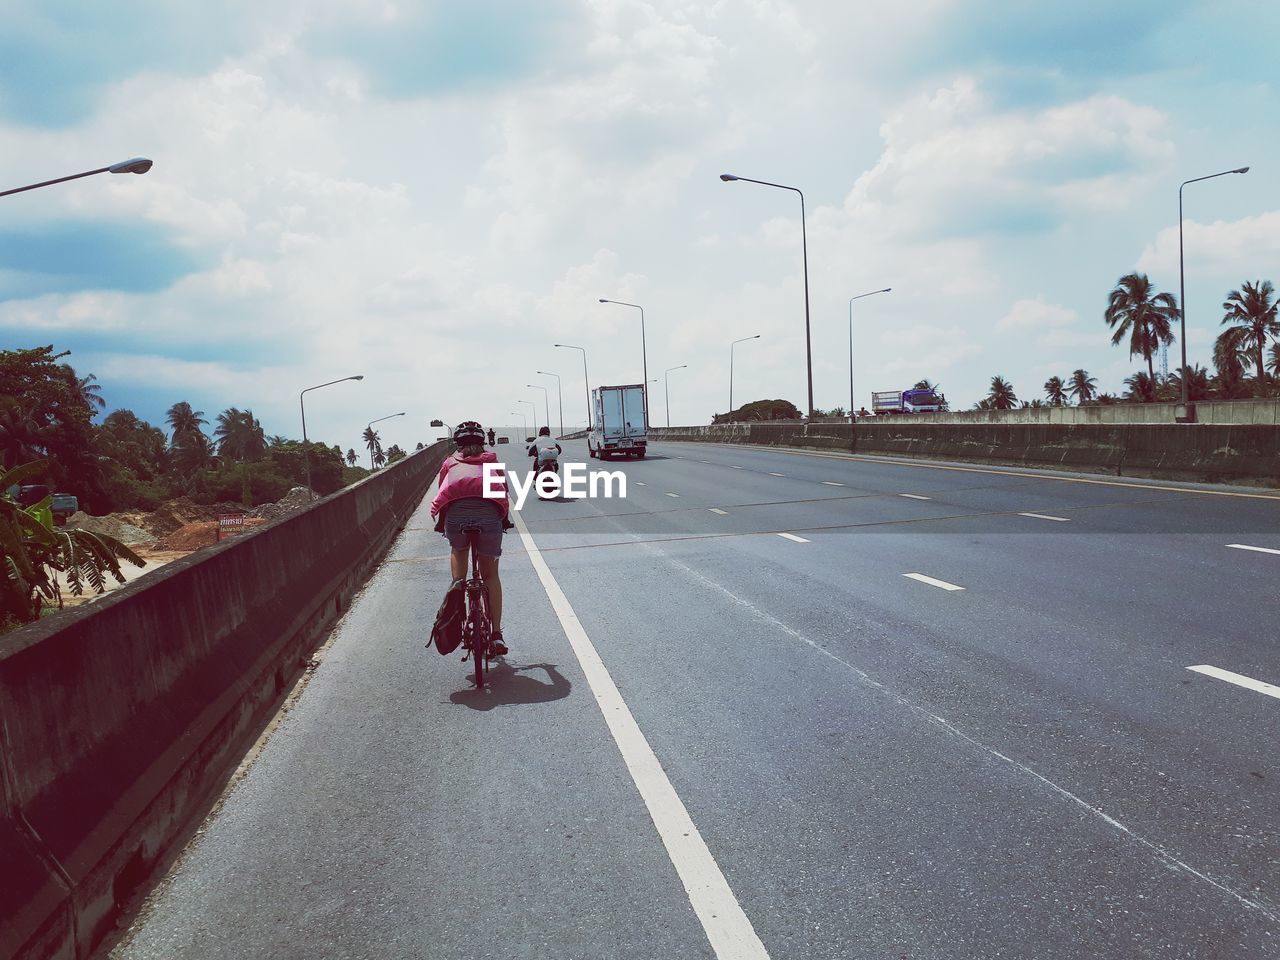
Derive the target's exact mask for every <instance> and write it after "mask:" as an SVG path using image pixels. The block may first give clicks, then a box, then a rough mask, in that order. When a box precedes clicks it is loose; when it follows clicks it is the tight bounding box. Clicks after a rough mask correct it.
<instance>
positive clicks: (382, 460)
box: [373, 444, 387, 468]
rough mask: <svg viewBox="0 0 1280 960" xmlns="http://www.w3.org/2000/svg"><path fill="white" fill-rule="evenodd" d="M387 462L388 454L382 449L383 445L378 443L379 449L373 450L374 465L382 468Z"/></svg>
mask: <svg viewBox="0 0 1280 960" xmlns="http://www.w3.org/2000/svg"><path fill="white" fill-rule="evenodd" d="M386 462H387V455H386V454H385V453H384V452H383V450H382V445H381V444H379V445H378V449H377V450H375V451H374V452H373V465H374V466H375V467H379V468H381V467H382V466H384V465H385V464H386Z"/></svg>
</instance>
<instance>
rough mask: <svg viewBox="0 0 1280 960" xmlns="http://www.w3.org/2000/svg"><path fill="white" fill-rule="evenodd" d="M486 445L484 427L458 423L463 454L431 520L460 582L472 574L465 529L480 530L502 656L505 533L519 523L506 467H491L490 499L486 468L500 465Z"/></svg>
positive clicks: (452, 462)
mask: <svg viewBox="0 0 1280 960" xmlns="http://www.w3.org/2000/svg"><path fill="white" fill-rule="evenodd" d="M484 441H485V435H484V428H483V427H481V426H480V424H478V423H476V421H474V420H467V421H464V422H463V423H460V424H458V426H457V428H456V429H455V430H454V431H453V442H454V443H456V444H457V445H458V452H457V453H455V454H454V455H453V456H451V457H448V458H447V459H446V460H445V462H444V463H443V464H442V465H441V467H440V476H439V478H438V481H437V482H438V486H439V490H438V491H437V492H436V496H435V499H434V500H432V501H431V518H432V519H433V520H435V522H436V527H435V528H436V530H438V531H440V532H441V533H443V534H444V535H445V537H447V538H448V540H449V548H450V554H449V573H450V574H451V575H452V576H453V579H454V582H455V583H456V582H457V581H459V580H464V579H466V576H467V553H468V544H467V535H466V533H464V532H463V528H464V527H479V528H480V533H479V535H478V536H477V537H476V556H477V558H478V560H479V564H480V576H481V577H483V578H484V582H485V586H486V587H488V590H489V610H490V614H491V616H492V618H493V646H494V654H495V655H496V656H502V655H505V654H506V653H507V652H508V651H507V645H506V643H505V642H504V641H503V638H502V580H501V579H500V577H499V575H498V558H499V557H500V556H502V534H503V532H504V531H506V530H509V529H511V527H513V526H515V524H513V523H512V522H511V519H510V512H511V504H510V502H509V501H508V499H507V481H506V474H505V472H504V471H503V470H502V469H501V468H496V469H491V471H490V473H491V474H492V478H491V479H492V482H491V483H490V484H489V491H488V493H490V494H491V495H490V496H486V495H485V494H486V490H485V483H484V465H485V464H487V463H497V462H498V455H497V454H496V453H494V452H493V451H492V450H485V448H484Z"/></svg>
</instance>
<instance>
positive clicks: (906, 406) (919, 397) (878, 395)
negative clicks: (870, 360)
mask: <svg viewBox="0 0 1280 960" xmlns="http://www.w3.org/2000/svg"><path fill="white" fill-rule="evenodd" d="M945 409H947V398H946V397H945V396H943V395H942V394H940V393H938V391H937V390H877V391H875V392H874V393H872V394H871V410H872V412H873V413H875V415H876V416H877V417H879V416H887V415H892V414H895V413H939V412H941V411H943V410H945Z"/></svg>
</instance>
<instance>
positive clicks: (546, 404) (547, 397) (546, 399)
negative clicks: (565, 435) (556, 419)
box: [525, 383, 551, 430]
mask: <svg viewBox="0 0 1280 960" xmlns="http://www.w3.org/2000/svg"><path fill="white" fill-rule="evenodd" d="M525 386H526V387H532V388H533V389H534V390H541V391H542V408H543V409H542V412H543V413H545V414H546V415H547V429H548V430H550V429H551V391H550V390H548V389H547V388H546V387H540V386H538V385H537V384H536V383H526V384H525Z"/></svg>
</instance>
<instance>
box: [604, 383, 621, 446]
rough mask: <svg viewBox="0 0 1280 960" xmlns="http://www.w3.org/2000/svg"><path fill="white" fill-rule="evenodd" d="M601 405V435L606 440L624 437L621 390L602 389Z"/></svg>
mask: <svg viewBox="0 0 1280 960" xmlns="http://www.w3.org/2000/svg"><path fill="white" fill-rule="evenodd" d="M600 407H601V413H602V417H601V420H602V423H601V435H602V437H603V439H605V440H618V439H619V438H621V437H622V435H623V431H622V425H623V423H624V421H623V410H622V391H621V390H601V391H600Z"/></svg>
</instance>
